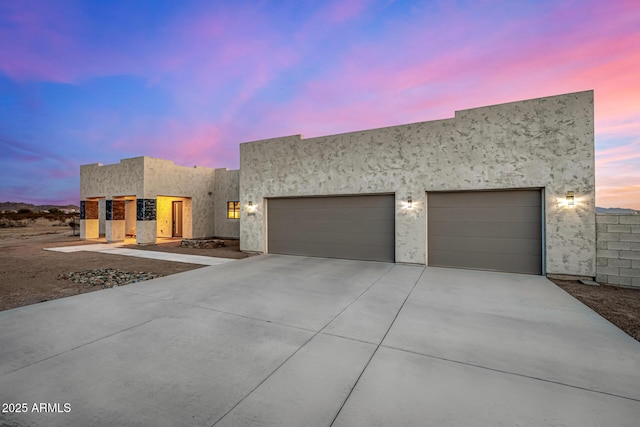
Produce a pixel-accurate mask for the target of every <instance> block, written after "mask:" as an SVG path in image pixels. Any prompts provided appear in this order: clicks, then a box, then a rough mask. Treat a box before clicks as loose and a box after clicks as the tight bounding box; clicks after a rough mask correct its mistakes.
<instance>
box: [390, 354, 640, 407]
mask: <svg viewBox="0 0 640 427" xmlns="http://www.w3.org/2000/svg"><path fill="white" fill-rule="evenodd" d="M380 347H384V348H388V349H390V350H396V351H401V352H404V353H410V354H415V355H418V356H424V357H428V358H430V359H436V360H441V361H443V362H450V363H456V364H458V365H465V366H470V367H473V368H479V369H484V370H487V371H492V372H498V373H501V374H506V375H513V376H516V377H522V378H528V379H530V380H535V381H542V382H546V383H551V384H557V385H561V386H565V387H571V388H575V389H578V390H584V391H589V392H592V393H597V394H604V395H607V396H611V397H617V398H620V399H627V400H631V401H634V402H640V399H637V398H635V397H629V396H622V395H620V394H615V393H609V392H606V391H601V390H594V389H591V388H587V387H580V386H577V385H573V384H567V383H563V382H561V381H554V380H550V379H547V378H539V377H534V376H532V375H525V374H519V373H517V372H511V371H504V370H502V369H496V368H490V367H488V366H482V365H476V364H474V363H469V362H463V361H460V360H454V359H448V358H446V357H440V356H434V355H432V354H425V353H420V352H418V351H412V350H406V349H403V348H399V347H394V346H390V345H381V346H380Z"/></svg>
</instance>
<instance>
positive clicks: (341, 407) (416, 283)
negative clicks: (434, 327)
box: [329, 268, 426, 427]
mask: <svg viewBox="0 0 640 427" xmlns="http://www.w3.org/2000/svg"><path fill="white" fill-rule="evenodd" d="M425 270H426V269H425V268H423V269H422V272H421V273H420V275H419V276H418V278H417V279H416V281H415V282H414V283H413V286H412V287H411V290H410V291H409V292H408V293H407V296H406V297H405V298H404V301H402V304H401V305H400V307H399V308H398V311H396V314H395V316H393V320H392V321H391V323H390V324H389V327H388V328H387V330H386V331H385V333H384V335H383V337H382V338H381V339H380V342H379V343H378V344H377V345H376V348H375V349H374V350H373V352H372V353H371V357H369V360H367V363H366V364H365V365H364V368H362V371H361V372H360V375H358V378H357V379H356V381H355V382H354V383H353V386H352V387H351V390H349V393H348V394H347V397H346V398H345V399H344V401H343V402H342V404H341V405H340V409H338V412H336V415H335V416H334V417H333V419H332V420H331V424H329V426H330V427H331V426H333V424H334V423H335V422H336V420H337V419H338V416H339V415H340V412H342V409H343V408H344V405H346V404H347V401H348V400H349V398H350V397H351V394H352V393H353V390H355V388H356V386H357V385H358V383H359V382H360V379H361V378H362V375H364V372H365V371H366V370H367V368H368V367H369V364H370V363H371V361H372V360H373V358H374V356H375V355H376V353H377V352H378V349H379V348H380V346H381V345H382V343H383V342H384V339H385V338H386V337H387V334H389V331H390V330H391V328H392V327H393V324H394V323H395V322H396V319H397V318H398V316H399V315H400V312H401V311H402V308H403V307H404V305H405V304H406V303H407V300H408V299H409V297H410V296H411V293H412V292H413V290H414V289H415V288H416V286H417V285H418V282H419V281H420V279H421V278H422V275H423V274H424V272H425ZM376 282H377V281H376ZM371 286H373V285H371ZM371 286H370V287H369V288H371ZM367 290H368V289H367Z"/></svg>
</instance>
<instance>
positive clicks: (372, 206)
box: [267, 194, 395, 262]
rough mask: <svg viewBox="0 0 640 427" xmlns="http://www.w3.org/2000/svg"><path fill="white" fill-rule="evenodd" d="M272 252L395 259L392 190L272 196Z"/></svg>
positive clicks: (269, 239)
mask: <svg viewBox="0 0 640 427" xmlns="http://www.w3.org/2000/svg"><path fill="white" fill-rule="evenodd" d="M267 206H268V208H267V210H268V212H267V242H268V251H269V252H270V253H275V254H289V255H307V256H317V257H326V258H345V259H358V260H367V261H388V262H394V261H395V196H394V195H393V194H382V195H377V194H376V195H362V196H338V197H297V198H284V199H269V200H268V205H267Z"/></svg>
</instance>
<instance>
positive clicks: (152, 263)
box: [0, 220, 640, 341]
mask: <svg viewBox="0 0 640 427" xmlns="http://www.w3.org/2000/svg"><path fill="white" fill-rule="evenodd" d="M92 243H94V242H86V241H81V240H80V238H79V237H77V236H75V237H74V236H71V230H70V228H68V227H56V226H54V225H52V223H51V222H50V221H47V220H38V221H36V222H35V223H34V224H31V225H30V226H28V227H21V228H3V229H0V311H1V310H8V309H10V308H15V307H21V306H24V305H29V304H35V303H38V302H42V301H48V300H51V299H56V298H62V297H66V296H70V295H76V294H81V293H85V292H91V291H95V290H98V289H102V288H101V287H99V286H90V285H87V284H80V283H74V282H72V281H70V280H63V279H59V278H58V277H59V276H60V275H63V274H67V273H70V272H79V271H84V270H91V269H101V268H105V267H110V268H113V269H117V270H122V271H127V272H148V273H153V274H156V275H160V276H166V275H169V274H174V273H179V272H182V271H187V270H193V269H196V268H201V267H202V266H201V265H195V264H184V263H178V262H167V261H160V260H151V259H144V258H135V257H128V256H120V255H111V254H104V253H97V252H72V253H60V252H51V251H45V250H43V248H46V247H56V246H68V245H80V244H92ZM226 244H227V247H224V248H217V249H194V248H181V247H179V246H178V245H179V242H177V241H176V242H169V243H162V244H158V245H150V246H143V247H141V246H137V245H130V246H127V247H129V248H135V249H141V250H147V251H160V252H173V253H183V254H193V255H205V256H214V257H221V258H234V259H239V258H246V257H247V256H249V255H248V254H245V253H242V252H240V248H239V245H238V241H226ZM553 282H554V283H556V285H558V286H560V287H561V288H562V289H564V290H565V291H566V292H568V293H569V294H571V295H572V296H574V297H575V298H577V299H578V300H580V301H581V302H582V303H583V304H585V305H587V306H589V307H591V308H592V309H593V310H595V311H596V312H597V313H599V314H600V315H601V316H603V317H604V318H606V319H607V320H609V321H610V322H611V323H613V324H615V325H617V326H618V327H619V328H620V329H622V330H623V331H625V332H626V333H627V334H629V335H631V336H632V337H634V338H635V339H636V340H638V341H640V290H638V289H625V288H618V287H613V286H587V285H582V284H580V283H578V282H577V281H568V280H555V279H554V280H553Z"/></svg>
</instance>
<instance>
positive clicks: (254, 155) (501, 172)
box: [240, 91, 595, 276]
mask: <svg viewBox="0 0 640 427" xmlns="http://www.w3.org/2000/svg"><path fill="white" fill-rule="evenodd" d="M594 173H595V166H594V129H593V92H592V91H585V92H578V93H571V94H566V95H559V96H552V97H547V98H539V99H533V100H526V101H519V102H512V103H508V104H500V105H495V106H488V107H481V108H475V109H470V110H463V111H458V112H456V114H455V118H453V119H446V120H438V121H431V122H421V123H414V124H408V125H401V126H393V127H388V128H381V129H372V130H366V131H361V132H352V133H346V134H340V135H330V136H324V137H318V138H310V139H304V138H302V137H301V136H300V135H296V136H287V137H282V138H274V139H268V140H262V141H255V142H250V143H244V144H241V145H240V201H241V203H242V208H243V211H242V215H241V220H240V239H241V249H243V250H247V251H258V252H262V251H264V249H265V246H264V245H265V228H266V219H265V209H266V207H265V199H267V198H272V197H291V196H314V195H347V194H373V193H395V195H396V262H401V263H417V264H425V263H427V264H428V260H427V257H426V253H427V250H426V249H427V248H426V241H427V239H426V233H427V232H428V230H426V214H427V206H426V202H427V198H426V193H427V192H429V191H460V190H491V189H517V188H542V189H544V195H545V205H546V206H545V230H546V232H545V236H544V237H545V242H546V246H545V249H546V256H545V258H546V272H547V273H554V274H575V275H585V276H594V275H595V179H594ZM567 191H574V192H575V195H576V206H575V207H567V206H564V205H563V203H562V202H563V201H564V199H565V195H566V192H567ZM408 196H411V197H412V200H413V205H414V207H413V209H411V210H408V209H406V208H405V206H404V201H406V200H407V197H408ZM249 201H252V202H253V203H254V205H255V210H254V212H253V215H247V214H248V210H247V209H248V208H247V205H248V202H249Z"/></svg>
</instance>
